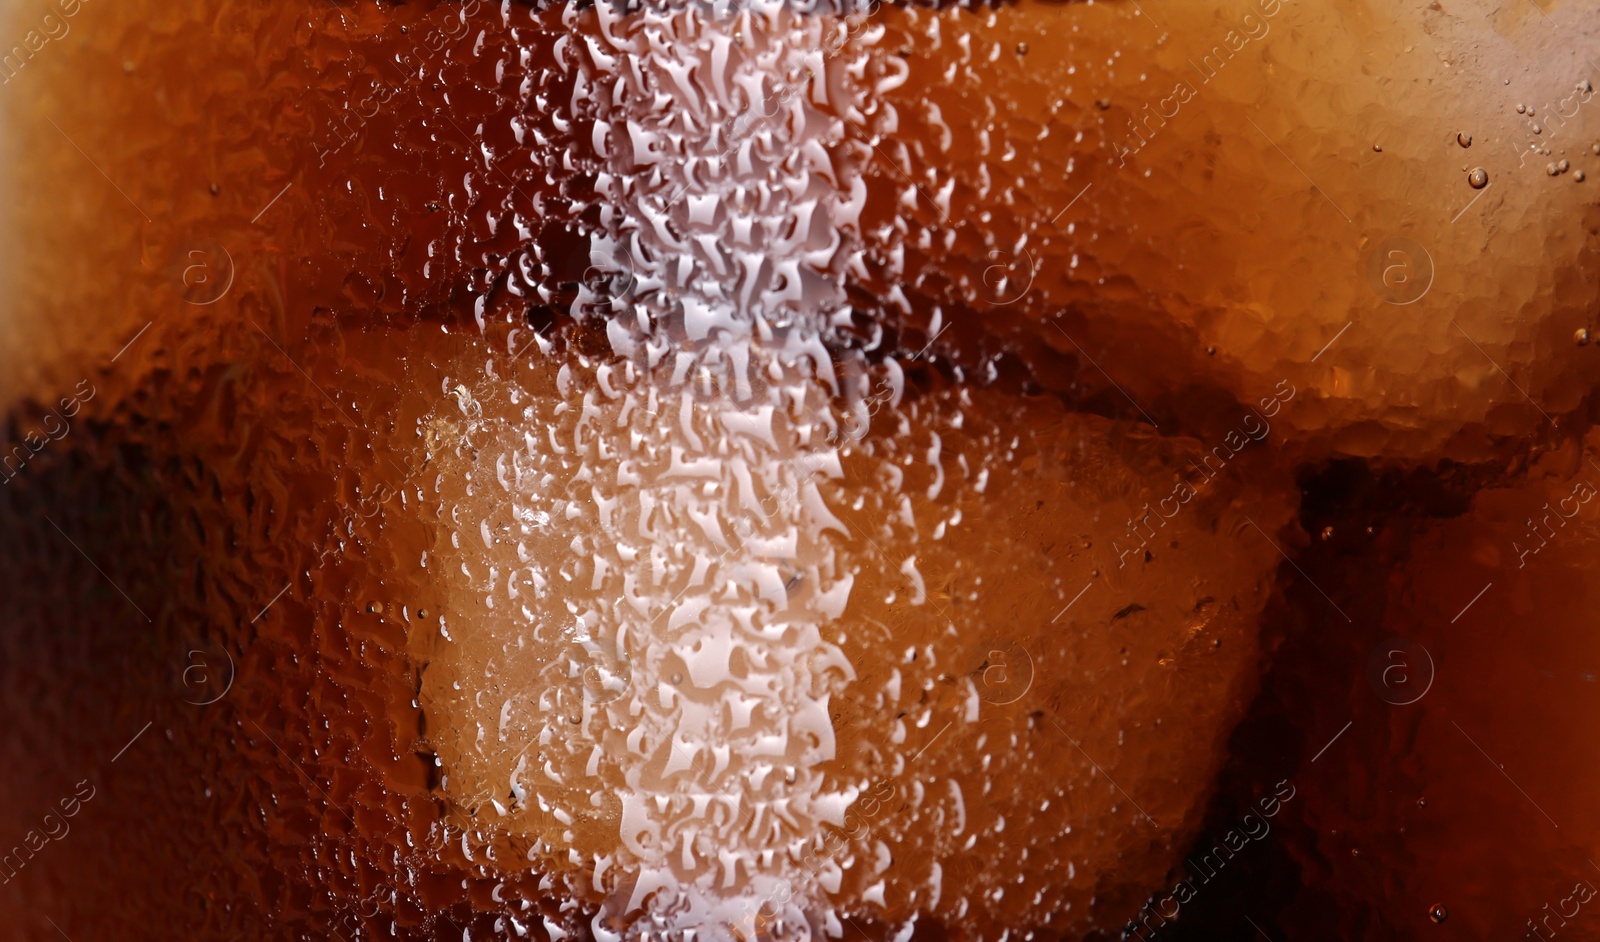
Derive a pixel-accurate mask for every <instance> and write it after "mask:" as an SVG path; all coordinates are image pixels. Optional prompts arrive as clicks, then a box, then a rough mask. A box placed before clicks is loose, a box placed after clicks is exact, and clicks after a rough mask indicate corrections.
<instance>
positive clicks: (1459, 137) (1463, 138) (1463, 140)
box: [1456, 131, 1472, 147]
mask: <svg viewBox="0 0 1600 942" xmlns="http://www.w3.org/2000/svg"><path fill="white" fill-rule="evenodd" d="M1456 143H1457V144H1460V145H1461V146H1462V147H1471V146H1472V135H1471V134H1468V133H1467V132H1465V131H1459V132H1457V133H1456Z"/></svg>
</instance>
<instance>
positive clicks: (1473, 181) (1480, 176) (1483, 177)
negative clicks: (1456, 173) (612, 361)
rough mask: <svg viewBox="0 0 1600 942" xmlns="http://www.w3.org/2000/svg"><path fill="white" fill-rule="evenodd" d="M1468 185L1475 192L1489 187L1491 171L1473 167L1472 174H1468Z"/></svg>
mask: <svg viewBox="0 0 1600 942" xmlns="http://www.w3.org/2000/svg"><path fill="white" fill-rule="evenodd" d="M1467 185H1468V186H1470V187H1472V188H1473V189H1474V190H1481V189H1483V188H1484V187H1486V186H1488V185H1489V171H1487V170H1485V169H1483V168H1482V167H1473V168H1472V172H1471V173H1468V174H1467Z"/></svg>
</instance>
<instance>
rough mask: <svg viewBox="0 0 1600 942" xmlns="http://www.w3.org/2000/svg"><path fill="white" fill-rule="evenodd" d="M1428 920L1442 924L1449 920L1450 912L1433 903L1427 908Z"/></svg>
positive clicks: (1440, 904) (1441, 904)
mask: <svg viewBox="0 0 1600 942" xmlns="http://www.w3.org/2000/svg"><path fill="white" fill-rule="evenodd" d="M1428 918H1429V919H1432V920H1433V921H1434V922H1436V923H1439V922H1444V921H1445V920H1446V919H1449V918H1450V911H1449V910H1448V909H1445V908H1444V904H1443V903H1434V904H1433V905H1432V906H1429V907H1428Z"/></svg>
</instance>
